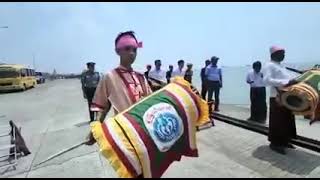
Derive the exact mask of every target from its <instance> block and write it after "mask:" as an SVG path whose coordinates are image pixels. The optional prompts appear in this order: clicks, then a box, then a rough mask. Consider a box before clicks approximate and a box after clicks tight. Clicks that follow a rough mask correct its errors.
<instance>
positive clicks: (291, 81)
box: [285, 79, 299, 87]
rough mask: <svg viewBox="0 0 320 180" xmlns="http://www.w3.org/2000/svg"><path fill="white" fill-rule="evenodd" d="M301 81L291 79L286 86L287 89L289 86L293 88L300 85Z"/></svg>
mask: <svg viewBox="0 0 320 180" xmlns="http://www.w3.org/2000/svg"><path fill="white" fill-rule="evenodd" d="M298 83H299V81H297V80H296V79H291V80H290V81H289V82H288V84H287V85H285V87H288V86H292V85H295V84H298Z"/></svg>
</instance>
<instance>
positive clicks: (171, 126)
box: [153, 112, 179, 142]
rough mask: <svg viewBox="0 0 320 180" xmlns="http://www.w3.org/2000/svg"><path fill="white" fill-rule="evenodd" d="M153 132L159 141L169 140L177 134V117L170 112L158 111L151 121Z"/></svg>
mask: <svg viewBox="0 0 320 180" xmlns="http://www.w3.org/2000/svg"><path fill="white" fill-rule="evenodd" d="M153 128H154V134H155V135H156V137H157V138H158V140H159V141H161V142H170V141H172V140H173V139H175V138H176V137H178V136H179V123H178V117H176V115H174V114H172V113H170V112H164V113H159V114H158V115H157V117H155V119H154V123H153Z"/></svg>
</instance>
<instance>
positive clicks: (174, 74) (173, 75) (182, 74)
mask: <svg viewBox="0 0 320 180" xmlns="http://www.w3.org/2000/svg"><path fill="white" fill-rule="evenodd" d="M185 73H186V71H185V70H184V69H182V70H181V71H180V69H179V68H177V69H175V70H174V71H173V72H172V77H176V76H182V77H184V75H185Z"/></svg>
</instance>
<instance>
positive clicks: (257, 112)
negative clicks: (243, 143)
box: [247, 61, 267, 123]
mask: <svg viewBox="0 0 320 180" xmlns="http://www.w3.org/2000/svg"><path fill="white" fill-rule="evenodd" d="M252 68H253V71H250V72H249V73H248V75H247V83H248V84H250V101H251V107H250V110H251V115H250V118H249V119H248V120H251V121H257V122H263V123H264V122H265V121H266V117H267V103H266V88H265V85H264V83H263V74H262V73H261V72H260V71H261V62H260V61H256V62H254V63H253V65H252Z"/></svg>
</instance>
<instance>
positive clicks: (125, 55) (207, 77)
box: [81, 31, 297, 154]
mask: <svg viewBox="0 0 320 180" xmlns="http://www.w3.org/2000/svg"><path fill="white" fill-rule="evenodd" d="M115 46H116V53H117V54H118V55H119V57H120V65H119V66H118V67H117V68H115V69H113V70H112V71H110V72H109V73H108V74H106V76H105V77H103V78H101V80H100V75H99V73H97V72H95V71H94V63H92V62H90V63H88V64H87V66H88V70H87V71H86V72H84V73H83V75H82V78H81V82H82V90H83V93H84V97H85V98H86V99H87V100H88V105H89V107H90V106H91V109H93V107H95V108H96V109H98V110H95V112H96V113H97V115H96V117H95V114H94V111H91V110H90V108H89V111H90V120H91V121H94V120H99V121H101V122H102V121H103V120H104V118H105V115H106V114H107V113H108V112H109V110H110V108H111V107H113V108H114V110H115V113H116V114H117V113H118V112H121V111H122V110H124V109H126V108H128V107H130V106H131V105H132V104H133V103H135V102H137V101H138V100H139V99H141V98H142V97H146V96H147V95H148V94H150V93H151V92H152V91H151V90H150V87H152V86H149V85H148V83H149V82H148V81H147V80H146V79H149V78H151V79H155V80H157V81H160V82H162V83H169V82H170V79H171V78H172V77H175V76H183V77H184V78H185V79H186V80H187V81H189V82H192V75H193V71H192V64H188V65H187V70H184V69H183V68H184V63H185V62H184V61H183V60H179V61H178V67H177V68H176V69H175V70H173V66H172V65H170V66H169V71H167V72H165V71H163V70H161V60H156V61H155V69H153V70H151V66H148V71H147V72H146V73H145V74H144V76H145V77H147V78H145V77H144V76H143V75H142V74H140V73H138V72H137V71H134V70H133V69H132V64H133V63H134V61H135V57H136V54H137V49H138V48H139V47H140V45H139V43H138V41H137V39H136V37H135V36H134V33H133V32H130V31H129V32H124V33H121V34H119V35H118V37H117V38H116V40H115ZM270 56H271V61H270V62H268V64H267V65H266V66H265V67H264V72H263V73H262V72H260V71H261V63H260V62H255V63H254V64H253V71H252V72H250V73H249V74H248V76H247V83H249V84H250V86H251V91H250V97H251V103H252V106H251V117H250V120H258V121H259V120H261V121H264V120H265V119H266V112H267V110H266V109H267V106H266V92H265V91H266V90H265V86H270V87H271V95H270V109H269V111H270V117H269V119H270V120H269V138H268V139H269V141H270V142H271V143H270V148H271V149H272V150H274V151H276V152H278V153H281V154H286V151H285V148H294V146H293V145H292V144H290V139H291V138H295V137H296V126H295V117H294V115H293V113H292V112H291V111H290V110H288V109H287V108H285V107H284V106H282V105H281V103H280V102H279V101H277V100H276V96H277V94H278V93H279V88H282V87H286V86H290V85H293V84H295V83H297V81H295V80H292V79H290V76H289V75H288V73H287V72H286V69H285V68H284V67H282V65H281V62H282V61H283V60H284V57H285V50H284V49H283V48H279V47H271V48H270ZM218 60H219V58H218V57H215V56H214V57H212V58H211V60H207V61H206V62H205V67H204V68H202V69H201V80H202V89H201V95H202V97H203V99H206V96H207V94H208V99H207V100H208V101H212V97H213V93H214V94H215V100H214V102H215V110H216V111H219V94H220V89H221V88H222V71H221V69H220V68H218V66H217V63H218ZM120 81H123V84H125V87H122V86H123V85H122V83H119V82H120ZM129 92H130V93H129ZM122 95H123V98H119V97H122ZM88 138H89V140H90V141H89V142H88V145H89V144H93V143H94V142H95V140H94V139H93V136H92V134H90V135H89V136H88Z"/></svg>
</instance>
